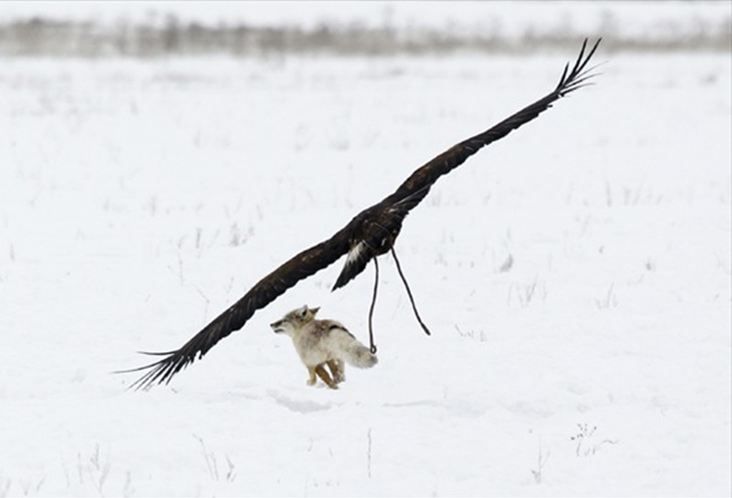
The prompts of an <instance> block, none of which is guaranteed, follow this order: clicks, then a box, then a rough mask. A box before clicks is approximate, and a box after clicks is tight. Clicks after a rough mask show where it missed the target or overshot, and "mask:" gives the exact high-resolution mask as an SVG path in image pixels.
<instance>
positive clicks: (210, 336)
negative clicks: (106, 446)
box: [122, 223, 352, 389]
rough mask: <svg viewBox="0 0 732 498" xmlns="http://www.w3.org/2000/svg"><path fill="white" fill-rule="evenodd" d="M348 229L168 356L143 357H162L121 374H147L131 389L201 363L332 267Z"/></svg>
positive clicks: (300, 258)
mask: <svg viewBox="0 0 732 498" xmlns="http://www.w3.org/2000/svg"><path fill="white" fill-rule="evenodd" d="M351 226H352V225H351V223H349V224H348V225H346V227H344V228H343V229H342V230H340V231H339V232H337V233H336V234H335V235H334V236H333V237H331V238H330V239H328V240H326V241H324V242H321V243H320V244H317V245H315V246H313V247H311V248H310V249H306V250H305V251H302V252H301V253H299V254H297V255H296V256H294V257H293V258H291V259H290V260H289V261H287V262H286V263H284V264H282V265H281V266H280V267H279V268H277V269H276V270H275V271H273V272H272V273H270V274H269V275H267V276H266V277H264V278H263V279H262V280H260V281H259V282H257V284H255V285H254V287H252V288H251V289H250V290H249V292H247V293H246V294H245V295H244V297H242V298H241V299H239V300H238V301H237V302H236V303H234V304H233V305H232V306H230V307H229V309H227V310H226V311H224V312H223V313H221V314H220V315H219V316H218V317H216V318H215V319H214V320H213V321H212V322H211V323H209V324H208V325H206V326H205V327H204V328H203V329H202V330H201V331H200V332H199V333H197V334H196V335H195V336H193V338H192V339H191V340H189V341H188V342H186V343H185V344H184V345H183V346H182V347H181V348H180V349H177V350H176V351H169V352H167V353H146V354H151V355H155V356H164V358H162V359H161V360H159V361H156V362H154V363H151V364H149V365H145V366H142V367H139V368H134V369H132V370H124V371H122V372H136V371H141V370H147V372H145V374H144V375H143V376H142V377H140V378H139V379H137V380H136V381H135V382H134V383H133V384H132V385H131V386H130V387H131V388H133V389H139V388H147V387H149V386H151V385H153V384H155V383H161V384H162V383H166V384H167V383H168V382H170V379H171V378H172V377H173V375H175V374H176V373H178V372H179V371H180V370H181V369H183V368H184V367H186V366H188V365H189V364H190V363H193V361H194V360H196V359H200V358H201V357H202V356H203V355H205V354H206V353H207V352H208V350H209V349H211V348H212V347H213V346H214V344H216V343H217V342H219V341H220V340H221V339H223V338H224V337H226V336H227V335H229V334H231V333H232V332H234V331H236V330H239V329H240V328H242V327H243V326H244V324H245V323H246V321H247V320H249V318H251V317H252V315H253V314H254V312H255V311H257V310H258V309H261V308H264V307H265V306H267V305H268V304H269V303H271V302H272V301H274V300H275V299H277V298H278V297H279V296H280V295H281V294H283V293H284V292H285V291H286V290H287V289H289V288H290V287H292V286H293V285H295V284H296V283H297V282H298V281H300V280H302V279H304V278H307V277H309V276H310V275H312V274H314V273H315V272H317V271H319V270H322V269H323V268H325V267H327V266H329V265H330V264H331V263H334V262H335V261H336V260H338V258H340V257H341V256H342V255H344V254H345V253H347V252H348V249H349V243H348V240H349V233H350V231H351Z"/></svg>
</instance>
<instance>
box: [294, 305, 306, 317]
mask: <svg viewBox="0 0 732 498" xmlns="http://www.w3.org/2000/svg"><path fill="white" fill-rule="evenodd" d="M297 314H298V315H300V316H301V317H303V318H305V317H306V316H307V315H308V305H307V304H306V305H304V306H303V307H302V308H298V310H297Z"/></svg>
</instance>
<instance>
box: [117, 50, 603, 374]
mask: <svg viewBox="0 0 732 498" xmlns="http://www.w3.org/2000/svg"><path fill="white" fill-rule="evenodd" d="M599 43H600V40H599V39H598V40H597V41H596V42H595V44H594V45H593V46H592V48H591V49H590V50H589V51H587V50H586V49H587V40H586V39H585V41H584V42H583V44H582V49H581V50H580V53H579V56H578V57H577V60H576V62H575V63H574V65H573V66H572V67H571V68H570V65H569V63H567V64H566V65H565V67H564V71H563V72H562V76H561V78H559V83H558V84H557V86H556V87H555V88H554V89H553V90H552V91H551V92H550V93H548V94H547V95H546V96H544V97H542V98H541V99H539V100H537V101H536V102H534V103H533V104H531V105H529V106H528V107H525V108H524V109H521V110H520V111H518V112H517V113H515V114H513V115H512V116H509V117H508V118H506V119H504V120H503V121H501V122H500V123H498V124H497V125H495V126H493V127H492V128H490V129H488V130H486V131H484V132H482V133H479V134H477V135H475V136H473V137H470V138H468V139H467V140H464V141H462V142H460V143H459V144H457V145H454V146H453V147H450V148H449V149H448V150H446V151H445V152H443V153H442V154H440V155H439V156H437V157H435V158H434V159H432V160H431V161H429V162H428V163H426V164H425V165H424V166H422V167H420V168H418V169H417V170H416V171H415V172H414V173H412V175H411V176H410V177H409V178H407V180H406V181H405V182H404V183H402V184H401V185H400V186H399V188H397V189H396V191H395V192H394V193H393V194H391V195H389V196H388V197H386V198H385V199H383V200H382V201H380V202H378V203H376V204H374V205H373V206H371V207H369V208H366V209H364V210H363V211H361V212H360V213H358V214H357V215H356V216H355V217H354V218H353V219H352V220H351V221H350V222H349V223H348V224H347V225H346V226H345V227H343V228H341V229H340V230H338V231H337V232H336V233H335V234H334V235H333V236H332V237H331V238H329V239H328V240H326V241H324V242H321V243H319V244H317V245H315V246H313V247H311V248H309V249H306V250H304V251H302V252H301V253H299V254H297V255H295V256H294V257H292V258H291V259H290V260H289V261H286V262H285V263H284V264H282V265H281V266H279V267H278V268H277V269H276V270H274V271H273V272H272V273H270V274H269V275H267V276H266V277H264V278H263V279H262V280H260V281H259V282H257V283H256V284H255V285H254V286H253V287H252V288H251V289H250V290H249V291H248V292H247V293H246V294H244V296H243V297H242V298H241V299H239V300H238V301H237V302H236V303H234V304H233V305H231V306H230V307H229V308H228V309H227V310H226V311H224V312H223V313H221V314H220V315H219V316H217V317H216V318H215V319H214V320H213V321H212V322H211V323H209V324H208V325H206V326H205V327H204V328H203V330H201V331H200V332H198V333H197V334H196V335H195V336H193V338H191V339H190V340H189V341H188V342H186V343H185V344H184V345H183V346H182V347H181V348H179V349H176V350H175V351H169V352H165V353H146V354H152V355H159V356H163V358H162V359H160V360H159V361H156V362H154V363H151V364H149V365H145V366H143V367H139V368H136V369H133V370H126V372H134V371H141V370H147V371H146V372H145V374H144V375H143V376H142V377H140V378H139V379H137V380H136V381H135V382H134V383H133V384H132V385H131V386H130V387H132V388H141V387H142V388H147V387H149V386H151V385H153V384H155V383H168V382H170V379H172V378H173V376H174V375H175V374H176V373H178V372H179V371H180V370H181V369H182V368H184V367H186V366H188V365H189V364H190V363H193V361H194V360H195V359H196V357H198V358H201V357H202V356H203V355H205V354H206V353H207V352H208V350H209V349H211V348H212V347H213V346H214V345H215V344H216V343H217V342H219V341H220V340H221V339H223V338H224V337H226V336H228V335H229V334H231V333H232V332H234V331H236V330H239V329H240V328H242V327H243V326H244V324H245V323H246V322H247V320H249V318H251V316H252V315H254V312H255V311H257V310H259V309H262V308H264V307H265V306H267V305H268V304H269V303H271V302H272V301H274V300H275V299H277V297H279V296H280V295H281V294H283V293H284V292H285V291H286V290H287V289H289V288H290V287H292V286H294V285H295V284H296V283H297V282H299V281H300V280H302V279H305V278H307V277H309V276H310V275H313V274H314V273H316V272H317V271H320V270H322V269H323V268H326V267H327V266H330V265H331V264H332V263H335V262H336V261H337V260H338V259H339V258H340V257H341V256H343V255H347V257H346V261H345V265H344V267H343V270H342V271H341V273H340V275H339V276H338V279H337V280H336V282H335V285H334V286H333V290H335V289H338V288H340V287H343V286H344V285H346V284H347V283H348V282H350V281H351V280H352V279H353V278H355V277H356V276H357V275H358V274H360V273H361V272H362V271H363V270H364V268H365V267H366V265H367V264H368V263H369V261H372V260H373V261H374V264H375V268H376V278H377V280H376V283H375V285H374V301H375V298H376V288H377V284H378V263H377V259H376V257H377V256H379V255H381V254H385V253H386V252H389V251H391V252H392V255H393V256H394V258H395V261H396V263H397V269H398V270H399V273H400V276H401V277H402V280H403V281H404V283H405V285H406V280H405V279H404V276H403V275H402V273H401V268H400V267H399V261H398V259H396V253H395V252H394V249H393V246H394V241H395V240H396V238H397V236H398V235H399V231H400V230H401V228H402V223H403V221H404V218H405V217H406V216H407V214H408V213H409V211H411V210H412V209H413V208H414V207H415V206H416V205H417V204H419V203H420V202H421V201H422V199H424V198H425V196H426V195H427V194H428V193H429V191H430V188H431V187H432V185H433V184H434V183H435V182H436V181H437V179H438V178H439V177H441V176H442V175H445V174H447V173H449V172H450V171H452V170H453V169H454V168H457V167H458V166H460V165H461V164H462V163H463V162H465V160H466V159H467V158H469V157H470V156H472V155H473V154H475V153H476V152H478V150H480V149H481V148H482V147H484V146H486V145H488V144H490V143H492V142H494V141H496V140H499V139H501V138H503V137H505V136H506V135H508V134H509V133H510V132H511V131H513V130H515V129H516V128H518V127H520V126H522V125H524V124H526V123H528V122H529V121H531V120H533V119H534V118H536V117H537V116H538V115H539V114H541V113H542V112H544V111H545V110H547V109H549V108H550V107H551V106H552V104H553V103H554V102H555V101H557V100H559V99H560V98H562V97H564V96H565V95H567V94H569V93H571V92H573V91H575V90H577V89H579V88H582V87H583V86H586V85H588V84H590V83H588V80H589V79H590V78H592V77H593V76H594V75H593V74H592V73H591V71H592V69H593V68H587V64H588V62H589V61H590V58H591V57H592V55H593V54H594V53H595V50H596V49H597V46H598V45H599ZM407 292H408V293H409V297H410V300H411V301H412V306H413V308H414V311H415V314H417V313H416V307H415V306H414V300H413V299H412V296H411V292H410V291H409V286H407ZM374 301H372V303H371V310H370V312H369V329H371V327H370V325H371V315H372V313H373V305H374ZM417 319H418V320H419V322H420V325H422V328H423V329H424V330H425V332H427V333H428V334H429V331H428V330H427V328H426V327H425V326H424V324H423V323H422V320H421V319H420V318H419V315H418V314H417ZM370 332H371V330H370ZM371 346H372V350H375V348H374V346H373V337H372V340H371Z"/></svg>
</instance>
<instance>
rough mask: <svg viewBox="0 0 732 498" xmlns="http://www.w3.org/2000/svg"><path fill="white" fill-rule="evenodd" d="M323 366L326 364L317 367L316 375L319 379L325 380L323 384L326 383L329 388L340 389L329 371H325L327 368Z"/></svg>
mask: <svg viewBox="0 0 732 498" xmlns="http://www.w3.org/2000/svg"><path fill="white" fill-rule="evenodd" d="M323 365H325V363H321V364H320V365H318V366H317V367H315V373H316V374H318V377H320V378H321V379H323V382H325V383H326V384H327V385H328V387H330V388H331V389H338V385H337V384H336V383H335V382H333V379H331V378H330V375H329V374H328V371H327V370H326V369H325V367H323Z"/></svg>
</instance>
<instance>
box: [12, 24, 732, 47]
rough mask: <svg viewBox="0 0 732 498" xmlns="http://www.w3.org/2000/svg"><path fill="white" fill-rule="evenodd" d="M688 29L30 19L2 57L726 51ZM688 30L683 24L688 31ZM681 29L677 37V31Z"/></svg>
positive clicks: (707, 29) (714, 30)
mask: <svg viewBox="0 0 732 498" xmlns="http://www.w3.org/2000/svg"><path fill="white" fill-rule="evenodd" d="M697 23H698V25H697V26H693V29H691V30H689V29H684V30H675V29H674V26H669V27H668V29H666V30H665V31H664V33H663V34H660V35H659V34H658V33H656V34H654V35H653V36H644V35H629V34H627V33H623V30H622V29H621V28H622V27H621V26H618V24H617V23H616V22H613V19H612V18H611V17H609V18H608V19H607V22H603V23H602V24H601V26H600V29H599V32H593V33H576V32H574V31H572V30H566V29H555V30H549V31H542V32H537V31H536V30H535V29H532V28H527V29H526V30H524V31H523V32H522V33H519V34H513V35H512V36H507V35H505V34H502V33H501V30H500V26H498V25H497V24H496V25H494V26H492V27H490V26H489V27H487V29H486V30H485V31H484V32H481V33H480V34H470V33H465V32H463V31H462V30H460V29H455V30H450V29H440V30H438V29H430V28H408V29H407V28H403V29H395V28H392V27H389V26H383V27H376V28H374V27H366V26H364V25H359V24H350V25H346V26H340V25H339V26H335V25H328V24H321V25H319V26H317V27H314V28H301V27H296V26H273V27H263V26H251V25H246V24H231V25H228V24H219V25H216V26H212V25H206V24H202V23H198V22H195V21H187V22H183V21H181V20H179V19H178V18H177V17H175V16H173V15H168V16H167V17H165V18H164V20H163V22H157V23H145V22H132V21H118V22H116V23H114V24H111V25H110V24H100V23H95V22H92V21H59V20H51V19H44V18H38V17H35V18H31V19H24V20H14V21H10V22H5V23H2V22H0V54H2V55H6V56H36V55H40V56H82V57H103V56H131V57H156V56H165V55H196V54H230V55H242V56H245V55H261V54H264V55H267V54H277V53H334V54H343V55H382V54H421V53H445V52H450V51H456V50H470V51H486V52H512V51H521V50H527V49H533V48H534V47H536V46H541V47H543V48H552V47H558V48H559V47H562V48H563V47H564V46H567V45H571V46H574V45H576V43H577V39H578V38H581V37H582V36H585V35H587V36H591V37H595V36H603V37H604V38H605V49H606V50H654V51H670V50H722V51H729V49H730V19H729V18H726V19H719V20H718V21H714V22H712V21H701V20H698V21H697ZM687 28H688V27H687ZM682 31H683V33H681V32H682Z"/></svg>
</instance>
